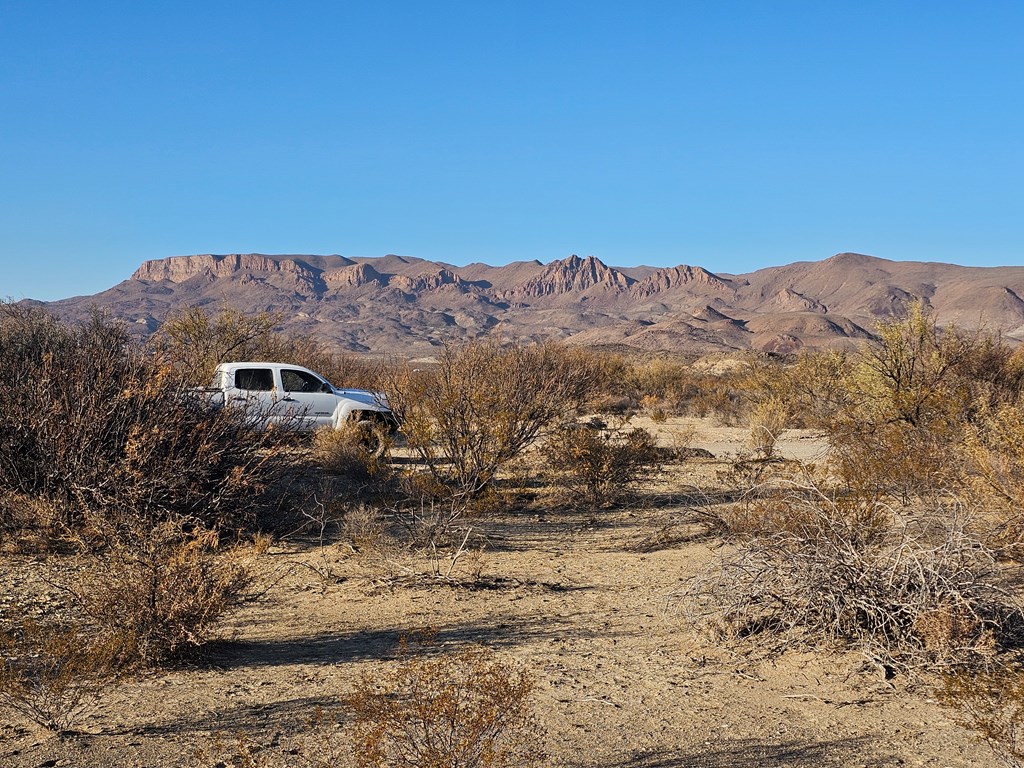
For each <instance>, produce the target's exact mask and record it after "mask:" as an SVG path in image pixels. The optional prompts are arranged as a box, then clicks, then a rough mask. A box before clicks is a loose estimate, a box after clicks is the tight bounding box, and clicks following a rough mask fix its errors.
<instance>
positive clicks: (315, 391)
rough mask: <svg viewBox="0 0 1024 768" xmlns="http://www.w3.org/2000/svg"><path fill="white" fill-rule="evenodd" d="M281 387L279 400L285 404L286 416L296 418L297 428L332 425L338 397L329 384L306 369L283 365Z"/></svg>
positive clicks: (308, 428)
mask: <svg viewBox="0 0 1024 768" xmlns="http://www.w3.org/2000/svg"><path fill="white" fill-rule="evenodd" d="M281 388H282V389H283V390H284V392H283V395H282V398H281V403H282V404H283V405H286V406H287V408H288V411H289V416H290V417H292V418H295V419H297V420H298V421H297V422H296V425H297V426H298V428H299V429H303V430H313V429H316V428H317V427H322V426H329V425H331V417H332V416H333V415H334V409H335V408H336V407H337V406H338V396H337V395H335V394H334V390H333V389H331V385H330V384H328V383H327V382H325V381H324V380H323V379H321V378H319V377H317V376H314V375H313V374H311V373H309V372H308V371H300V370H297V369H295V368H282V369H281Z"/></svg>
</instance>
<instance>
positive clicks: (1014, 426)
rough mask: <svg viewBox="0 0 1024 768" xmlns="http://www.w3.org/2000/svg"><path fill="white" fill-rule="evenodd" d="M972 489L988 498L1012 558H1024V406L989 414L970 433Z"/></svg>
mask: <svg viewBox="0 0 1024 768" xmlns="http://www.w3.org/2000/svg"><path fill="white" fill-rule="evenodd" d="M965 444H966V455H967V459H968V461H969V468H970V469H971V470H973V471H972V472H971V475H970V477H971V481H972V486H973V489H974V490H975V492H976V493H977V494H978V495H979V498H982V499H984V501H985V505H986V510H987V512H988V517H989V520H990V522H991V523H992V525H993V527H994V530H993V534H994V540H995V541H996V542H997V543H998V545H999V546H1000V547H1002V548H1003V549H1004V551H1005V552H1006V553H1007V554H1009V555H1010V556H1012V557H1014V558H1016V559H1018V560H1019V559H1021V558H1022V557H1024V511H1022V510H1024V407H1022V405H1021V404H1020V403H1015V404H1010V405H1003V406H1001V407H998V408H997V409H995V410H992V411H990V412H987V413H985V414H984V415H983V417H982V418H981V419H979V420H978V421H977V423H975V424H972V425H971V426H970V427H969V428H968V430H967V434H966V438H965Z"/></svg>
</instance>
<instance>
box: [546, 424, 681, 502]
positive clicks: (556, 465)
mask: <svg viewBox="0 0 1024 768" xmlns="http://www.w3.org/2000/svg"><path fill="white" fill-rule="evenodd" d="M542 453H543V455H544V458H545V459H546V463H547V466H548V467H549V468H550V469H551V470H552V471H553V472H554V478H555V484H556V485H557V486H558V487H559V488H561V489H562V490H563V491H565V492H566V493H567V495H568V498H569V499H570V500H571V501H573V502H576V503H580V502H584V503H588V504H593V505H595V506H598V507H604V506H610V505H612V504H614V503H616V502H617V501H620V500H621V499H622V498H623V497H624V495H625V494H626V493H628V492H629V490H630V489H631V488H632V487H634V486H635V485H636V484H637V483H639V482H641V481H642V480H644V479H646V478H647V477H649V476H650V475H651V474H652V473H653V472H655V471H656V470H658V469H659V468H660V466H661V464H662V463H663V458H662V455H661V453H660V452H659V450H658V446H657V443H656V441H655V439H654V436H653V435H652V434H651V433H650V432H648V431H647V430H645V429H641V428H639V427H637V428H635V429H631V430H628V431H626V432H621V433H619V432H605V431H597V430H594V429H590V428H588V427H586V426H583V425H579V424H575V423H573V424H566V425H564V426H562V427H560V428H559V429H558V430H556V431H555V432H554V433H553V434H552V435H551V436H550V437H549V438H548V440H547V442H545V444H544V446H543V448H542Z"/></svg>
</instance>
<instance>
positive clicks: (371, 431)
mask: <svg viewBox="0 0 1024 768" xmlns="http://www.w3.org/2000/svg"><path fill="white" fill-rule="evenodd" d="M356 426H358V427H359V442H360V444H361V445H362V446H363V448H365V449H366V452H367V453H368V454H370V455H371V456H373V457H374V458H377V459H379V458H380V457H381V456H383V455H384V454H385V453H387V450H388V446H389V441H388V437H387V435H386V434H385V433H384V429H383V428H382V427H381V426H380V424H378V423H377V422H375V421H360V422H357V424H356Z"/></svg>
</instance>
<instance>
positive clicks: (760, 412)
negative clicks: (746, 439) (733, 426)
mask: <svg viewBox="0 0 1024 768" xmlns="http://www.w3.org/2000/svg"><path fill="white" fill-rule="evenodd" d="M788 420H789V411H788V409H787V408H786V405H785V404H784V403H783V402H782V400H781V399H780V398H779V397H777V396H770V397H767V398H765V399H764V400H762V401H761V402H759V403H757V404H756V405H755V406H754V407H753V409H752V410H751V412H750V447H751V448H752V449H753V450H754V451H755V452H756V453H757V454H758V455H759V456H760V457H761V458H764V459H771V458H772V457H774V456H775V446H776V444H777V443H778V440H779V438H780V437H781V436H782V433H783V432H785V431H786V424H787V422H788Z"/></svg>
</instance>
